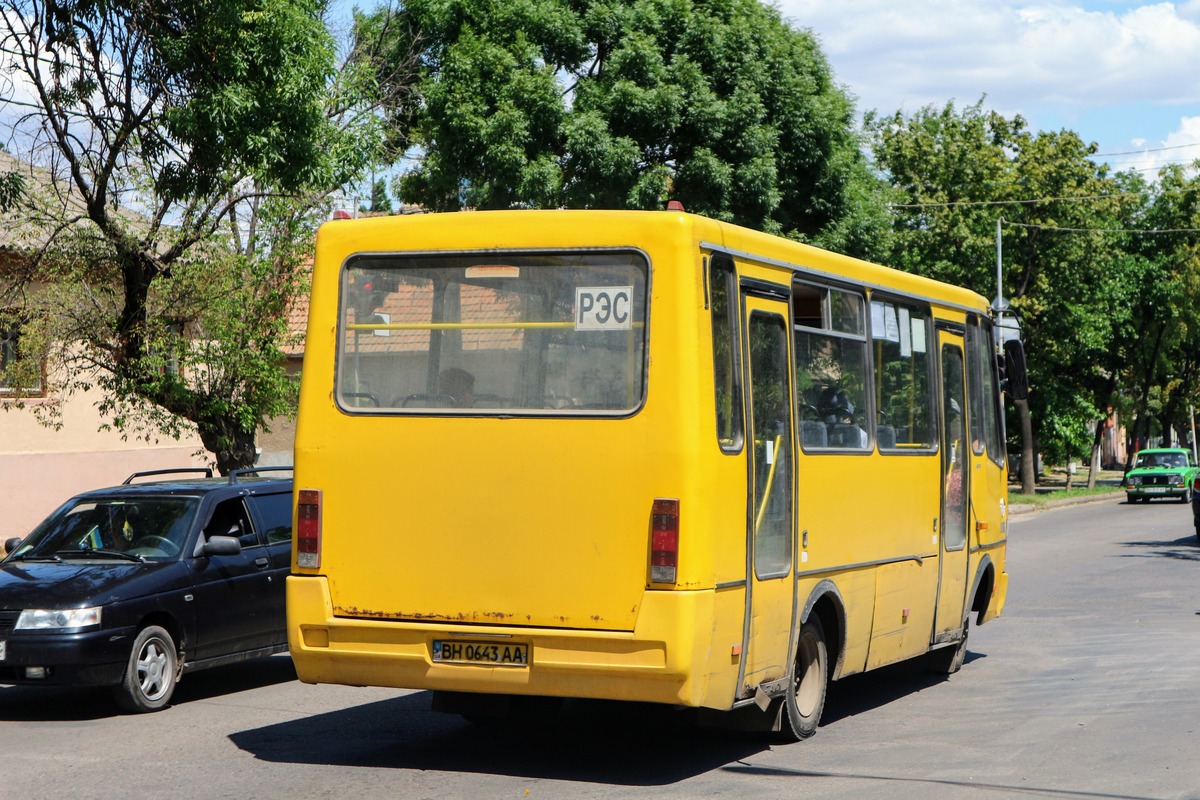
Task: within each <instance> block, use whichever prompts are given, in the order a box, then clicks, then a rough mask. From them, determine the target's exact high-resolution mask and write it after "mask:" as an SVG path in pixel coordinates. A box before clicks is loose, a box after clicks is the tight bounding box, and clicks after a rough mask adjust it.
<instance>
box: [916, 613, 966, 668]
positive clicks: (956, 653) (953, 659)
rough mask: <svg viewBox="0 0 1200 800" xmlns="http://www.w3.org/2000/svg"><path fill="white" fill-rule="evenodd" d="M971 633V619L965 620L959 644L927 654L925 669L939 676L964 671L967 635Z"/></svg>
mask: <svg viewBox="0 0 1200 800" xmlns="http://www.w3.org/2000/svg"><path fill="white" fill-rule="evenodd" d="M970 632H971V618H970V617H967V618H966V619H964V620H963V635H962V638H961V639H959V640H958V644H956V645H952V646H950V647H943V648H941V649H939V650H932V651H930V652H928V653H926V654H925V668H926V669H928V670H929V671H930V672H936V673H938V674H939V675H953V674H954V673H956V672H958V671H959V670H960V669H962V665H963V661H964V660H965V659H966V657H967V634H969V633H970Z"/></svg>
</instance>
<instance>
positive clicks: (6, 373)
mask: <svg viewBox="0 0 1200 800" xmlns="http://www.w3.org/2000/svg"><path fill="white" fill-rule="evenodd" d="M20 341H21V328H20V326H19V325H16V324H3V323H0V398H4V397H41V396H42V395H43V392H44V388H43V381H42V372H43V366H44V365H39V367H38V370H37V373H36V374H35V375H34V376H33V377H32V379H30V378H29V377H28V376H25V378H24V380H22V377H21V376H19V375H18V374H16V373H17V364H18V360H19V356H20V347H19V345H20Z"/></svg>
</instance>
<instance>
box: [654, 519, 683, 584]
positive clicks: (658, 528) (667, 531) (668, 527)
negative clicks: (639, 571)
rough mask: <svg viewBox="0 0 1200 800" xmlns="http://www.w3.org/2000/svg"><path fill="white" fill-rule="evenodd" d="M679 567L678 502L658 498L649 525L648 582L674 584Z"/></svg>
mask: <svg viewBox="0 0 1200 800" xmlns="http://www.w3.org/2000/svg"><path fill="white" fill-rule="evenodd" d="M678 567H679V501H678V500H664V499H662V498H658V499H656V500H655V501H654V511H653V516H652V518H651V523H650V582H651V583H675V577H676V575H677V573H678Z"/></svg>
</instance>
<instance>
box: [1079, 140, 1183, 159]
mask: <svg viewBox="0 0 1200 800" xmlns="http://www.w3.org/2000/svg"><path fill="white" fill-rule="evenodd" d="M1185 147H1200V142H1192V143H1191V144H1173V145H1170V146H1168V147H1147V148H1145V149H1144V150H1125V151H1123V152H1120V153H1094V154H1092V155H1091V156H1090V158H1108V157H1109V156H1140V155H1141V154H1142V153H1162V152H1164V151H1166V150H1181V149H1183V148H1185Z"/></svg>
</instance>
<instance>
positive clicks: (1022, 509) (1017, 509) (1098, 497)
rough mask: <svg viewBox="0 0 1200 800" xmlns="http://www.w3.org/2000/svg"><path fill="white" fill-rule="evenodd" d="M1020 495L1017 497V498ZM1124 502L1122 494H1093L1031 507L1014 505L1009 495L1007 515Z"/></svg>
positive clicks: (1030, 505) (1020, 504)
mask: <svg viewBox="0 0 1200 800" xmlns="http://www.w3.org/2000/svg"><path fill="white" fill-rule="evenodd" d="M1019 496H1020V495H1018V497H1019ZM1114 499H1117V500H1124V499H1125V493H1124V492H1120V491H1118V492H1112V493H1111V494H1093V495H1087V496H1085V497H1067V498H1064V499H1062V500H1051V501H1050V502H1048V503H1041V504H1038V505H1032V504H1029V503H1024V504H1022V503H1014V502H1012V495H1009V503H1008V515H1009V516H1010V517H1014V516H1019V515H1022V514H1035V513H1037V512H1039V511H1049V510H1050V509H1052V508H1064V507H1066V506H1080V505H1084V504H1085V503H1102V502H1104V501H1105V500H1114Z"/></svg>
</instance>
